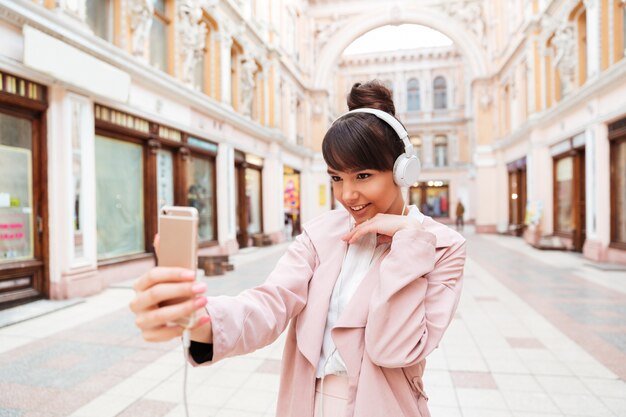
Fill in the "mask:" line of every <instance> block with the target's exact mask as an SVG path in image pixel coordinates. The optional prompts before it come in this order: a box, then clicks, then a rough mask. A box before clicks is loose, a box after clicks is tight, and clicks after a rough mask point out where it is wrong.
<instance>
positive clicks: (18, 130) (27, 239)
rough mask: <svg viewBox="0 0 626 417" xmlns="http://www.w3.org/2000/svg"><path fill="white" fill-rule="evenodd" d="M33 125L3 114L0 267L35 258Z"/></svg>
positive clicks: (0, 132) (0, 133) (0, 128)
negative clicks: (8, 263) (0, 265)
mask: <svg viewBox="0 0 626 417" xmlns="http://www.w3.org/2000/svg"><path fill="white" fill-rule="evenodd" d="M32 151H33V143H32V125H31V122H30V121H29V120H27V119H22V118H18V117H14V116H10V115H7V114H3V113H0V264H1V263H5V262H14V261H18V260H27V259H33V258H34V236H33V158H32Z"/></svg>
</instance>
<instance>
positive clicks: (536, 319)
mask: <svg viewBox="0 0 626 417" xmlns="http://www.w3.org/2000/svg"><path fill="white" fill-rule="evenodd" d="M468 241H469V242H468V254H469V259H468V262H467V266H466V281H465V288H464V293H463V298H462V300H461V304H460V307H459V311H458V313H457V315H456V317H455V318H454V320H453V322H452V324H451V326H450V328H449V330H448V332H447V334H446V336H445V338H444V341H443V342H442V344H441V346H440V349H438V350H436V351H435V352H434V353H433V354H432V355H431V356H430V357H429V360H428V365H427V370H426V375H425V378H424V379H425V386H426V392H427V394H428V395H429V397H430V400H429V405H430V408H431V412H432V415H433V417H459V416H463V417H474V416H476V417H491V416H493V417H513V416H514V417H531V416H533V417H553V416H554V417H556V416H589V417H596V416H597V417H602V416H607V417H608V416H611V417H616V416H617V417H624V416H626V382H625V381H626V273H624V272H616V271H610V272H609V271H601V270H599V269H596V268H594V267H592V266H590V265H589V262H588V261H586V260H584V259H583V258H582V257H581V256H579V255H578V254H573V253H564V252H541V251H537V250H534V249H532V248H530V247H529V246H527V245H526V244H525V243H524V242H523V241H521V240H520V239H518V238H512V237H502V236H491V235H472V234H469V235H468ZM285 248H286V245H279V246H274V247H270V248H263V249H256V248H255V249H247V250H244V251H243V253H241V254H238V255H236V256H234V257H232V259H233V262H234V263H235V271H234V272H232V273H229V274H228V275H226V276H224V277H221V278H207V279H206V281H207V282H208V284H209V293H210V294H236V293H238V292H239V291H240V290H241V289H243V288H247V287H250V286H254V285H256V284H258V283H260V282H262V281H263V280H264V278H265V277H266V276H267V274H268V273H269V272H270V271H271V269H272V267H273V265H274V264H275V262H276V260H277V259H278V257H279V256H280V255H281V254H282V253H283V252H284V250H285ZM132 296H133V291H132V290H131V289H130V282H129V283H124V284H122V285H118V286H116V287H113V288H109V289H108V290H106V291H104V292H103V293H101V294H99V295H96V296H93V297H90V298H88V299H87V300H86V301H85V302H84V303H80V304H78V305H74V306H70V307H67V308H65V309H63V310H59V311H56V312H53V313H50V314H47V315H44V316H42V317H38V318H34V319H31V320H28V321H25V322H22V323H18V324H14V325H11V326H8V327H4V328H2V329H0V417H9V416H10V417H14V416H21V417H47V416H84V417H99V416H103V417H104V416H124V417H142V416H146V417H148V416H149V417H159V416H168V417H170V416H171V417H173V416H183V415H184V411H183V406H182V382H183V367H184V360H183V354H182V350H181V348H180V343H179V342H178V341H174V342H171V343H163V344H149V343H146V342H144V341H142V339H141V337H140V335H139V332H138V331H137V330H136V329H135V327H134V320H133V317H132V315H131V313H130V311H129V310H128V308H127V304H128V302H129V301H130V299H131V298H132ZM2 314H3V312H0V315H2ZM283 340H284V339H283V337H281V338H279V340H277V341H276V342H275V343H274V344H272V345H270V346H268V347H266V348H264V349H261V350H259V351H257V352H254V353H252V354H249V355H246V356H243V357H237V358H231V359H228V360H225V361H222V362H220V363H218V364H216V365H214V366H211V367H200V368H190V369H189V380H188V398H189V404H190V414H191V416H192V417H196V416H198V417H199V416H203V417H206V416H211V417H214V416H215V417H229V416H230V417H252V416H255V417H262V416H273V415H274V410H275V405H274V403H275V399H276V395H277V391H278V379H279V376H278V374H279V370H280V357H281V352H282V346H283ZM381 417H382V416H381ZM385 417H386V416H385Z"/></svg>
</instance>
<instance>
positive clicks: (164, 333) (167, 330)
mask: <svg viewBox="0 0 626 417" xmlns="http://www.w3.org/2000/svg"><path fill="white" fill-rule="evenodd" d="M184 331H185V329H183V328H182V327H180V326H171V327H170V326H161V327H159V328H156V329H150V330H145V331H143V332H142V336H143V339H144V340H145V341H146V342H165V341H168V340H171V339H174V338H175V337H181V336H182V335H183V332H184Z"/></svg>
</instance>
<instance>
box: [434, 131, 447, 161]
mask: <svg viewBox="0 0 626 417" xmlns="http://www.w3.org/2000/svg"><path fill="white" fill-rule="evenodd" d="M434 144H435V166H436V167H445V166H447V165H448V138H447V137H446V136H444V135H438V136H435V142H434Z"/></svg>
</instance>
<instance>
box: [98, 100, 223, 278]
mask: <svg viewBox="0 0 626 417" xmlns="http://www.w3.org/2000/svg"><path fill="white" fill-rule="evenodd" d="M95 117H96V137H95V151H96V155H97V157H96V218H97V222H96V224H97V247H98V265H99V266H105V265H110V264H120V263H123V262H126V261H131V260H135V259H142V258H146V257H151V256H152V254H151V252H152V251H153V246H152V242H153V237H154V235H155V234H156V233H157V230H158V210H159V208H160V207H162V206H163V205H166V204H169V205H172V204H175V205H184V206H185V205H187V206H192V207H196V208H197V209H198V212H199V217H200V218H199V238H200V247H201V248H202V247H206V246H213V245H215V244H216V242H217V236H216V229H217V227H216V216H215V213H216V208H215V207H216V206H215V189H216V187H215V154H216V151H217V146H216V145H215V144H213V143H210V142H208V141H204V140H201V139H198V138H195V137H191V136H189V135H187V134H186V133H184V132H181V131H178V130H175V129H171V128H169V127H167V126H162V125H159V124H157V123H154V122H151V121H148V120H145V119H142V118H139V117H136V116H133V115H130V114H126V113H123V112H120V111H117V110H114V109H110V108H107V107H104V106H100V105H96V107H95Z"/></svg>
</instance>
